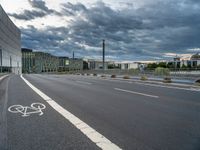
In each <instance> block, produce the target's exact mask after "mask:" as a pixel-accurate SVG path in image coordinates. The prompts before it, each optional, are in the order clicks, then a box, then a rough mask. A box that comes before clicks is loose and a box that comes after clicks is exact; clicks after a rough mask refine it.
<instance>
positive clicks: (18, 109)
mask: <svg viewBox="0 0 200 150" xmlns="http://www.w3.org/2000/svg"><path fill="white" fill-rule="evenodd" d="M45 108H46V106H45V105H44V104H42V103H32V104H31V107H29V106H22V105H12V106H10V107H9V108H8V111H9V112H11V113H21V114H22V117H27V116H30V115H31V114H35V113H38V114H39V116H41V115H43V114H44V113H43V112H42V110H43V109H45Z"/></svg>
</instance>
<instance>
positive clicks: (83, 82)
mask: <svg viewBox="0 0 200 150" xmlns="http://www.w3.org/2000/svg"><path fill="white" fill-rule="evenodd" d="M76 82H77V83H82V84H88V85H91V84H92V83H90V82H85V81H76Z"/></svg>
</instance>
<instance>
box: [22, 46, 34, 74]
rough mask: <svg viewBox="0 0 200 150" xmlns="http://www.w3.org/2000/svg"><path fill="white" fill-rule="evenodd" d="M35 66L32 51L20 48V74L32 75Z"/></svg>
mask: <svg viewBox="0 0 200 150" xmlns="http://www.w3.org/2000/svg"><path fill="white" fill-rule="evenodd" d="M34 66H35V61H34V53H33V50H32V49H27V48H22V72H23V73H32V72H33V68H34Z"/></svg>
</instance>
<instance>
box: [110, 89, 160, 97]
mask: <svg viewBox="0 0 200 150" xmlns="http://www.w3.org/2000/svg"><path fill="white" fill-rule="evenodd" d="M114 89H115V90H117V91H122V92H127V93H132V94H137V95H142V96H147V97H153V98H159V96H155V95H150V94H145V93H140V92H134V91H129V90H124V89H119V88H114Z"/></svg>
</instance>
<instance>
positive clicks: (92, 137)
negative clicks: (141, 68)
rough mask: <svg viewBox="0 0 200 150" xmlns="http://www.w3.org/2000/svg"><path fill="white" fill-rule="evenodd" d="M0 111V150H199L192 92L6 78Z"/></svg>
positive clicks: (199, 96) (199, 110)
mask: <svg viewBox="0 0 200 150" xmlns="http://www.w3.org/2000/svg"><path fill="white" fill-rule="evenodd" d="M25 81H27V82H28V84H29V85H28V84H27V82H25ZM34 88H35V89H34ZM34 103H37V104H38V103H40V104H44V106H45V107H46V108H44V109H42V106H36V105H37V104H36V105H35V107H32V106H33V105H34ZM31 104H33V105H32V106H31ZM16 105H17V106H16ZM38 105H39V104H38ZM13 110H15V112H13ZM38 111H39V112H38ZM0 112H1V116H0V133H1V134H0V149H1V150H4V149H5V150H7V149H9V150H39V149H40V150H64V149H66V150H67V149H70V150H71V149H81V150H82V149H85V150H90V149H91V150H95V149H127V150H161V149H162V150H199V149H200V91H197V90H188V89H179V88H167V87H163V86H159V85H157V86H155V85H151V84H143V83H139V82H130V81H117V80H111V79H108V78H107V79H100V78H98V77H87V76H75V75H23V76H22V77H20V75H11V76H9V77H6V78H5V79H3V80H1V81H0ZM30 112H33V113H30ZM77 120H78V121H81V123H79V122H76V121H77ZM81 126H82V127H81ZM83 126H84V127H85V126H87V127H88V128H87V131H88V130H89V131H90V130H91V131H92V132H90V133H89V132H88V133H86V132H85V131H86V130H84V127H83ZM99 135H100V137H99ZM98 138H100V140H98ZM109 142H110V143H109ZM108 143H109V144H108ZM106 146H108V147H106ZM109 146H110V147H109Z"/></svg>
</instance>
